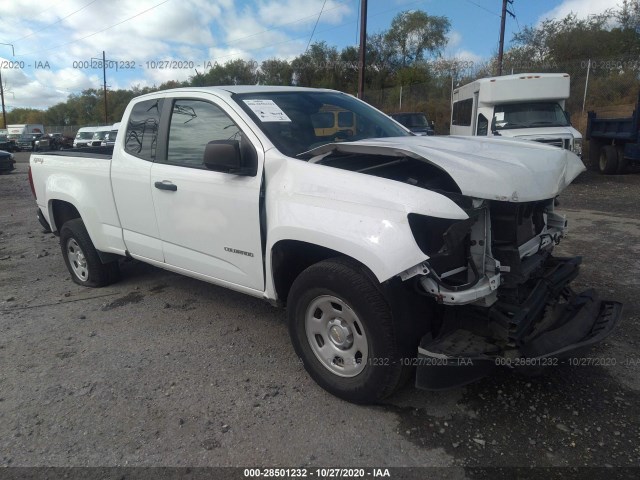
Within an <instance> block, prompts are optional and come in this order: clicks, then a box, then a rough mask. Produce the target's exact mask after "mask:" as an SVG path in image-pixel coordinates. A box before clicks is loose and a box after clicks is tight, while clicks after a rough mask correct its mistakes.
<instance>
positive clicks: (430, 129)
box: [390, 112, 435, 135]
mask: <svg viewBox="0 0 640 480" xmlns="http://www.w3.org/2000/svg"><path fill="white" fill-rule="evenodd" d="M390 117H391V118H393V119H394V120H395V121H396V122H398V123H400V124H402V125H404V126H405V127H407V128H408V129H409V130H411V132H412V133H415V134H416V135H435V124H434V123H433V121H429V119H428V118H427V115H425V114H424V113H421V112H400V113H392V114H391V115H390Z"/></svg>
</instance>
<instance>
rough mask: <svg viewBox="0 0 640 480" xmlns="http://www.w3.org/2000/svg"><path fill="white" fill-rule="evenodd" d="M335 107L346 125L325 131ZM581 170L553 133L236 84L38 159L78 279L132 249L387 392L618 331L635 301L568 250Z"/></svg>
mask: <svg viewBox="0 0 640 480" xmlns="http://www.w3.org/2000/svg"><path fill="white" fill-rule="evenodd" d="M330 109H336V111H348V112H351V114H352V115H353V116H354V117H355V119H354V120H355V121H354V126H355V127H354V131H353V132H351V133H352V134H351V135H349V136H348V137H347V138H344V139H342V138H341V139H338V140H337V141H336V140H333V139H331V137H332V136H333V135H329V136H325V135H322V136H320V137H319V136H318V135H317V133H316V126H315V125H314V122H313V120H312V119H313V117H314V115H315V114H317V113H318V112H321V111H329V110H330ZM338 109H339V110H338ZM344 135H348V134H347V133H346V132H345V134H344ZM344 140H347V141H344ZM69 165H76V166H77V168H73V169H70V168H69ZM582 171H584V165H583V164H582V162H581V160H580V158H579V157H577V156H576V155H575V154H574V153H572V152H571V151H569V150H565V149H560V148H556V147H552V146H549V145H543V144H541V143H535V142H523V141H519V140H506V139H492V138H477V137H426V136H415V135H412V134H410V133H409V132H408V131H407V130H406V129H405V128H403V127H401V126H400V125H398V123H397V122H395V121H393V120H392V119H390V118H389V117H388V116H387V115H384V114H382V113H381V112H379V111H378V110H376V109H374V108H372V107H371V106H369V105H368V104H366V103H365V102H363V101H361V100H358V99H356V98H354V97H352V96H351V95H347V94H344V93H340V92H335V91H332V90H318V89H311V88H295V87H261V86H230V87H199V88H195V87H190V88H188V89H186V88H185V89H175V90H164V91H160V92H155V93H151V94H147V95H142V96H139V97H136V98H134V99H133V100H131V102H130V103H129V105H128V106H127V108H126V110H125V113H124V116H123V121H122V128H121V130H120V133H119V134H118V139H117V141H116V144H115V146H114V147H113V149H111V148H107V147H104V148H101V149H94V150H93V151H89V150H87V151H79V152H64V153H63V152H56V153H50V154H38V153H36V154H32V155H31V160H30V170H29V178H30V183H31V186H32V190H33V193H34V196H35V198H36V203H37V208H38V210H39V215H41V216H42V217H43V221H44V222H45V224H46V225H48V226H50V228H51V230H52V231H53V232H54V233H55V234H57V235H59V237H60V246H61V249H62V256H63V259H64V262H65V263H66V266H67V268H68V270H69V273H70V275H71V278H72V279H73V281H74V282H76V283H77V284H79V285H84V286H88V287H101V286H105V285H108V284H110V283H112V282H114V281H116V280H117V278H118V271H119V270H118V268H119V267H118V261H119V259H122V258H124V257H128V258H134V259H138V260H140V261H142V262H146V263H149V264H152V265H155V266H158V267H161V268H165V269H167V270H171V271H174V272H178V273H181V274H184V275H188V276H192V277H194V278H198V279H200V280H204V281H207V282H211V283H213V284H217V285H221V286H224V287H227V288H231V289H233V290H237V291H239V292H243V293H246V294H248V295H251V296H254V297H257V298H261V299H264V300H267V301H269V302H271V303H272V304H274V305H286V308H287V312H288V313H287V316H288V329H289V334H290V337H291V341H292V343H293V347H294V349H295V351H296V354H297V356H298V357H299V358H300V359H301V360H302V363H303V365H304V367H305V368H306V370H307V371H308V372H309V374H310V375H311V377H312V378H313V379H314V380H315V381H316V382H317V383H318V384H319V385H321V386H322V387H323V388H325V389H326V390H327V391H329V392H331V393H333V394H335V395H337V396H339V397H341V398H344V399H347V400H350V401H353V402H358V403H375V402H379V401H380V400H381V399H382V398H385V397H387V396H389V395H390V394H391V393H393V392H394V391H395V390H396V389H397V388H398V387H399V386H400V385H401V384H402V380H403V379H406V378H408V373H410V372H412V369H413V368H414V367H417V373H416V385H417V386H418V387H421V388H428V389H440V388H447V387H452V386H458V385H463V384H466V383H469V382H471V381H473V380H476V379H478V378H480V377H482V376H484V375H487V374H488V373H490V372H491V371H492V370H493V369H495V368H496V366H497V365H508V366H516V365H529V366H535V367H541V366H543V365H553V364H554V363H557V361H558V359H559V358H561V357H563V356H567V355H571V354H572V353H575V352H576V351H577V350H579V349H582V348H586V347H587V346H589V345H592V344H594V343H596V342H599V341H601V340H602V339H603V338H605V337H606V336H607V335H609V334H610V333H611V331H612V329H613V328H614V326H615V325H616V324H617V322H618V320H619V318H620V312H621V305H620V304H619V303H617V302H614V301H608V300H602V299H600V297H599V296H598V295H597V294H596V292H595V291H594V290H592V289H590V290H587V291H585V292H582V293H575V292H573V290H571V288H570V286H569V285H570V283H571V282H572V281H573V279H574V278H576V276H577V275H578V272H579V265H580V263H581V257H554V256H553V249H554V247H555V245H556V244H558V243H559V242H560V241H561V240H562V238H563V236H564V234H565V230H566V228H567V220H566V218H565V217H564V216H563V215H561V214H560V213H558V212H557V211H555V207H554V198H555V197H556V196H557V195H558V194H560V192H561V191H562V190H563V189H564V188H565V187H566V186H567V185H568V184H569V183H570V182H571V181H572V180H573V179H574V178H576V177H577V176H578V175H579V174H580V173H581V172H582ZM576 245H579V242H578V243H577V244H574V247H575V246H576ZM140 341H141V342H144V339H140ZM238 354H240V355H241V354H242V352H238Z"/></svg>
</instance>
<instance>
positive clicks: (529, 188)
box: [308, 136, 585, 202]
mask: <svg viewBox="0 0 640 480" xmlns="http://www.w3.org/2000/svg"><path fill="white" fill-rule="evenodd" d="M332 152H343V153H357V154H364V155H387V156H396V157H411V158H414V159H417V160H421V161H424V162H426V163H430V164H432V165H434V166H436V167H438V168H440V169H441V170H443V171H445V172H446V173H447V174H448V175H449V176H450V177H451V178H452V179H453V181H454V182H455V183H456V184H457V185H458V187H459V188H460V191H461V192H462V193H463V194H464V195H467V196H470V197H475V198H484V199H488V200H500V201H508V202H530V201H537V200H544V199H548V198H553V197H555V196H556V195H558V194H559V193H560V192H561V191H562V190H563V189H564V188H565V187H566V186H567V185H569V184H570V183H571V182H572V181H573V179H574V178H576V177H577V176H578V175H579V174H580V173H581V172H583V171H584V170H585V167H584V164H583V163H582V161H581V160H580V158H578V157H577V156H576V155H575V154H573V153H571V152H569V151H568V150H563V149H560V148H557V147H552V146H548V145H543V144H540V143H536V142H529V141H525V140H518V139H506V138H479V137H462V136H450V137H417V136H411V137H392V138H377V139H367V140H360V141H356V142H343V143H331V144H327V145H322V146H321V147H318V148H315V149H313V150H311V151H310V152H308V153H310V154H311V155H313V156H314V158H312V159H311V160H310V162H311V163H315V162H319V161H321V160H322V158H323V157H324V156H326V155H328V154H330V153H332Z"/></svg>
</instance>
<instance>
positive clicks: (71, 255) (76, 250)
mask: <svg viewBox="0 0 640 480" xmlns="http://www.w3.org/2000/svg"><path fill="white" fill-rule="evenodd" d="M67 258H68V259H69V265H71V270H72V271H73V274H74V275H75V276H76V277H78V279H80V280H81V281H83V282H86V281H87V279H88V278H89V267H88V266H87V258H86V257H85V256H84V252H83V251H82V249H81V248H80V245H78V242H76V240H75V238H70V239H69V240H67Z"/></svg>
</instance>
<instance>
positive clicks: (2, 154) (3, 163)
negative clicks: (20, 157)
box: [0, 150, 16, 175]
mask: <svg viewBox="0 0 640 480" xmlns="http://www.w3.org/2000/svg"><path fill="white" fill-rule="evenodd" d="M15 163H16V161H15V160H14V158H13V154H12V153H11V152H6V151H4V150H0V174H3V175H6V174H7V173H11V171H12V170H14V169H15V168H16V167H15Z"/></svg>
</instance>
